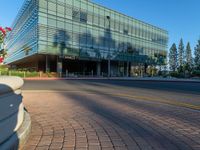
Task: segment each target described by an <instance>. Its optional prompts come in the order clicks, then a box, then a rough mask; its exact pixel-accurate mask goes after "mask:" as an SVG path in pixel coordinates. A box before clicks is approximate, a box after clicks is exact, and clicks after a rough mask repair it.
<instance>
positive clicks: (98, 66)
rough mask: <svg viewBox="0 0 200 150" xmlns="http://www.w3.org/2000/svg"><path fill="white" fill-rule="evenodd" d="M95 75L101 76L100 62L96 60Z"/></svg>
mask: <svg viewBox="0 0 200 150" xmlns="http://www.w3.org/2000/svg"><path fill="white" fill-rule="evenodd" d="M97 76H101V62H97Z"/></svg>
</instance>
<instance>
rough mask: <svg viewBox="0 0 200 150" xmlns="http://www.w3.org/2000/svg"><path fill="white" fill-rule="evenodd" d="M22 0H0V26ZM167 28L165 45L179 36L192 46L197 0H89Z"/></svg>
mask: <svg viewBox="0 0 200 150" xmlns="http://www.w3.org/2000/svg"><path fill="white" fill-rule="evenodd" d="M23 1H24V0H1V5H0V14H1V16H0V26H11V24H12V22H13V20H14V18H15V17H16V15H17V12H18V10H19V9H20V7H21V5H22V3H23ZM93 1H94V2H96V3H99V4H101V5H104V6H106V7H108V8H111V9H114V10H117V11H120V12H122V13H124V14H127V15H129V16H132V17H134V18H137V19H139V20H142V21H145V22H148V23H150V24H153V25H155V26H159V27H161V28H164V29H166V30H168V31H169V38H170V40H169V47H170V46H171V45H172V43H173V42H175V43H177V44H178V43H179V40H180V38H181V37H182V38H183V41H184V43H185V45H186V42H188V41H190V43H191V47H192V49H193V48H194V47H195V45H196V43H197V40H198V39H199V38H200V12H199V9H200V0H93Z"/></svg>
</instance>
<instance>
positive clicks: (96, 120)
mask: <svg viewBox="0 0 200 150" xmlns="http://www.w3.org/2000/svg"><path fill="white" fill-rule="evenodd" d="M23 96H24V103H25V106H26V108H27V110H28V111H29V113H30V114H31V118H32V132H31V135H30V138H29V141H28V143H27V144H26V146H25V148H24V149H25V150H53V149H54V150H74V149H75V150H163V149H166V150H189V149H194V150H200V115H199V114H200V113H199V112H195V111H192V112H190V111H189V110H187V109H186V110H184V109H180V108H179V109H177V110H176V111H175V109H176V108H174V107H170V106H166V105H161V104H159V105H155V104H154V103H144V102H136V101H135V102H134V101H131V100H128V99H127V100H125V99H122V98H116V97H112V96H109V95H103V94H100V93H99V94H98V93H93V94H92V93H90V94H89V93H76V92H67V93H65V92H49V93H42V92H41V93H31V92H24V93H23ZM183 111H184V113H185V114H184V115H186V116H188V117H190V116H191V119H194V118H195V120H194V122H190V120H187V119H185V118H184V117H180V116H181V115H182V114H183ZM192 117H193V118H192Z"/></svg>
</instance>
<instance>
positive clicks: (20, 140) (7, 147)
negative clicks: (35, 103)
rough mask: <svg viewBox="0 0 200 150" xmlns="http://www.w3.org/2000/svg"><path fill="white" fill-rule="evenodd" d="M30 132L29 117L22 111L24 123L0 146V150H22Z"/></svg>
mask: <svg viewBox="0 0 200 150" xmlns="http://www.w3.org/2000/svg"><path fill="white" fill-rule="evenodd" d="M30 131H31V118H30V115H29V114H28V113H27V112H26V111H24V121H23V123H22V125H21V127H20V128H19V129H18V130H17V132H16V133H14V134H13V135H12V136H11V137H10V138H9V139H8V140H7V141H5V142H4V143H3V144H1V145H0V150H22V148H23V146H24V145H25V143H26V142H27V140H28V137H29V133H30Z"/></svg>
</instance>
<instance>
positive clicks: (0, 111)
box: [0, 77, 31, 149]
mask: <svg viewBox="0 0 200 150" xmlns="http://www.w3.org/2000/svg"><path fill="white" fill-rule="evenodd" d="M23 84H24V81H23V80H22V79H21V78H18V77H0V133H1V134H0V149H19V148H20V147H22V144H23V143H25V140H26V138H24V137H23V138H22V139H23V141H20V140H21V139H20V136H22V135H28V134H27V133H25V132H29V130H30V124H31V123H30V117H29V116H28V114H25V113H26V112H25V111H24V105H23V103H22V98H23V97H22V95H21V87H22V86H23ZM25 116H26V117H25ZM27 119H28V120H29V123H28V122H27ZM25 122H26V126H27V128H26V127H24V125H23V124H24V123H25ZM20 128H24V131H21V130H20ZM19 131H20V133H19Z"/></svg>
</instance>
